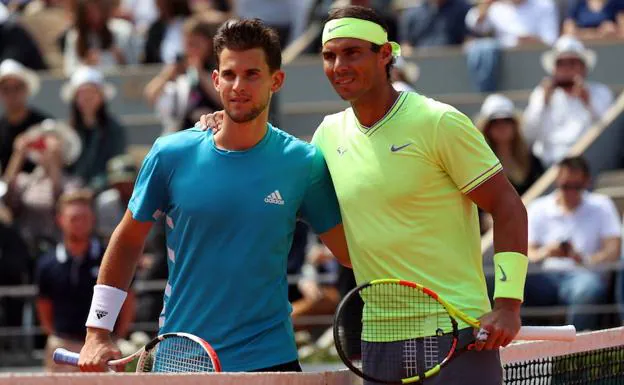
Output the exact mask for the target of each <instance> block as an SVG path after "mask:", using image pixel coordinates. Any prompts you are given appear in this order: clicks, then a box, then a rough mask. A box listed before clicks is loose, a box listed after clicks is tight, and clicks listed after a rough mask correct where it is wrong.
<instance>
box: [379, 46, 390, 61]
mask: <svg viewBox="0 0 624 385" xmlns="http://www.w3.org/2000/svg"><path fill="white" fill-rule="evenodd" d="M379 53H380V54H381V60H382V61H383V65H384V67H385V66H386V65H388V63H390V62H391V61H392V46H391V45H390V43H386V44H384V45H382V46H381V49H380V50H379Z"/></svg>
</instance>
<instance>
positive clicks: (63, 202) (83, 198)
mask: <svg viewBox="0 0 624 385" xmlns="http://www.w3.org/2000/svg"><path fill="white" fill-rule="evenodd" d="M72 203H82V204H85V205H87V206H89V207H93V191H91V190H90V189H88V188H79V189H75V190H71V191H67V192H64V193H63V194H62V195H61V196H60V197H59V199H58V201H57V202H56V212H57V213H60V212H61V210H62V209H63V208H64V207H65V206H67V205H69V204H72Z"/></svg>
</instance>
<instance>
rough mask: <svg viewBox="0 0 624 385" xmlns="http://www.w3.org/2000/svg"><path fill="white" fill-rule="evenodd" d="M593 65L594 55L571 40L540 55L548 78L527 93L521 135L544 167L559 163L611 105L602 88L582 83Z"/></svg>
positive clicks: (607, 91) (562, 40)
mask: <svg viewBox="0 0 624 385" xmlns="http://www.w3.org/2000/svg"><path fill="white" fill-rule="evenodd" d="M595 64H596V55H595V53H594V52H593V51H591V50H588V49H586V48H585V47H584V46H583V44H582V43H581V42H580V41H578V40H577V39H575V38H573V37H571V36H562V37H561V38H560V39H559V40H558V41H557V44H556V45H555V47H554V48H553V49H552V50H550V51H548V52H546V53H544V54H543V55H542V66H543V67H544V69H545V70H546V72H547V73H548V74H549V76H548V77H546V78H545V79H544V80H543V81H542V83H541V84H540V85H539V86H537V87H536V88H535V89H534V90H533V92H532V93H531V96H530V98H529V105H528V106H527V108H526V110H525V111H524V121H525V125H524V130H525V131H524V135H525V137H526V139H527V142H528V143H530V144H532V145H533V153H534V154H535V155H536V156H537V157H538V158H540V160H541V161H542V163H543V164H544V166H546V167H550V166H551V165H553V164H555V163H557V162H558V161H559V160H560V159H562V158H563V157H564V156H565V155H566V153H567V152H568V150H569V149H570V147H572V145H574V143H576V141H577V140H578V139H579V138H580V137H581V136H582V135H583V134H584V133H585V132H586V131H587V130H588V129H589V128H590V127H591V126H592V124H594V123H595V122H596V121H598V120H600V118H601V117H602V115H604V113H605V112H606V111H607V110H608V109H609V107H610V106H611V104H612V103H613V94H612V92H611V90H610V89H609V88H608V87H607V86H606V85H604V84H599V83H594V82H589V81H586V78H587V73H588V72H589V71H591V70H592V69H593V68H594V65H595Z"/></svg>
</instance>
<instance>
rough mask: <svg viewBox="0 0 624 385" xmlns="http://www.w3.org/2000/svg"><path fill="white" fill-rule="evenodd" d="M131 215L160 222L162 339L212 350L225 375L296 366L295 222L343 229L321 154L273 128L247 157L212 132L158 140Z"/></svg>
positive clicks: (146, 162) (139, 181)
mask: <svg viewBox="0 0 624 385" xmlns="http://www.w3.org/2000/svg"><path fill="white" fill-rule="evenodd" d="M129 209H130V211H131V212H132V214H133V217H134V219H136V220H138V221H152V220H155V219H156V218H158V217H160V216H162V215H164V216H165V222H166V229H167V254H168V257H169V260H168V265H169V279H168V284H167V287H166V289H165V297H164V306H163V312H162V314H161V318H160V321H161V328H160V332H161V333H166V332H187V333H192V334H195V335H197V336H199V337H201V338H203V339H204V340H206V341H208V343H210V344H211V345H212V346H213V348H215V350H216V351H217V355H218V356H219V359H220V361H221V365H222V367H223V370H224V371H249V370H255V369H262V368H266V367H270V366H273V365H278V364H282V363H287V362H290V361H293V360H296V359H297V349H296V346H295V341H294V336H293V327H292V323H291V319H290V312H291V306H290V303H289V302H288V285H287V279H286V263H287V257H288V252H289V250H290V246H291V242H292V237H293V232H294V229H295V222H296V218H297V215H298V213H300V214H301V215H302V217H303V218H304V219H305V220H307V221H308V222H309V223H310V224H311V226H312V227H313V228H314V230H315V231H316V232H318V233H323V232H326V231H328V230H330V229H331V228H333V227H335V226H336V225H338V224H339V223H340V222H341V218H340V211H339V207H338V202H337V199H336V193H335V191H334V188H333V184H332V181H331V179H330V176H329V172H328V170H327V166H326V164H325V160H324V159H323V157H322V154H321V152H320V151H317V150H316V148H315V147H314V146H313V145H311V144H308V143H306V142H303V141H301V140H299V139H297V138H295V137H293V136H291V135H289V134H287V133H285V132H283V131H281V130H279V129H277V128H275V127H273V126H271V125H270V124H269V125H268V129H267V133H266V135H265V136H264V138H263V139H262V140H261V141H260V142H259V143H258V144H257V145H256V146H254V147H253V148H251V149H249V150H246V151H224V150H220V149H218V148H217V147H216V146H215V144H214V139H213V136H212V134H211V133H210V132H209V131H200V130H198V129H189V130H185V131H182V132H179V133H176V134H172V135H169V136H165V137H162V138H159V139H158V140H156V142H155V143H154V146H153V147H152V149H151V151H150V152H149V154H148V155H147V157H146V158H145V160H144V162H143V165H142V167H141V171H140V173H139V177H138V179H137V182H136V185H135V189H134V193H133V196H132V199H131V200H130V204H129Z"/></svg>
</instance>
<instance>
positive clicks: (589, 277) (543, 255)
mask: <svg viewBox="0 0 624 385" xmlns="http://www.w3.org/2000/svg"><path fill="white" fill-rule="evenodd" d="M589 184H590V171H589V166H588V164H587V162H586V160H585V159H583V158H582V157H573V158H566V159H564V160H563V161H561V162H560V163H559V170H558V174H557V179H556V186H557V189H556V190H555V191H554V192H553V193H551V194H549V195H546V196H544V197H541V198H539V199H537V200H535V201H534V202H533V203H532V204H531V205H530V206H529V208H528V218H529V252H528V257H529V259H530V260H531V262H532V263H535V264H540V265H541V267H542V273H541V274H532V275H529V276H528V277H527V283H526V291H525V303H526V305H527V306H535V305H544V306H552V305H557V304H565V305H568V306H569V307H568V315H567V323H569V324H573V325H575V326H576V328H577V329H578V330H587V329H595V328H597V327H598V320H597V315H596V314H592V313H588V312H587V311H583V309H582V308H581V307H582V305H592V304H599V303H601V302H603V301H604V299H605V297H606V296H607V290H609V289H610V286H609V282H610V280H609V279H608V278H609V277H610V276H609V275H607V274H608V273H605V272H603V271H600V270H597V269H596V268H598V267H600V266H601V265H602V264H605V263H608V262H615V261H617V260H618V258H619V256H620V244H621V235H620V234H621V229H622V223H621V222H620V218H619V214H618V212H617V209H616V207H615V205H614V204H613V202H612V201H611V199H609V198H608V197H606V196H603V195H600V194H596V193H591V192H587V191H586V190H587V188H588V187H589Z"/></svg>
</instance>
